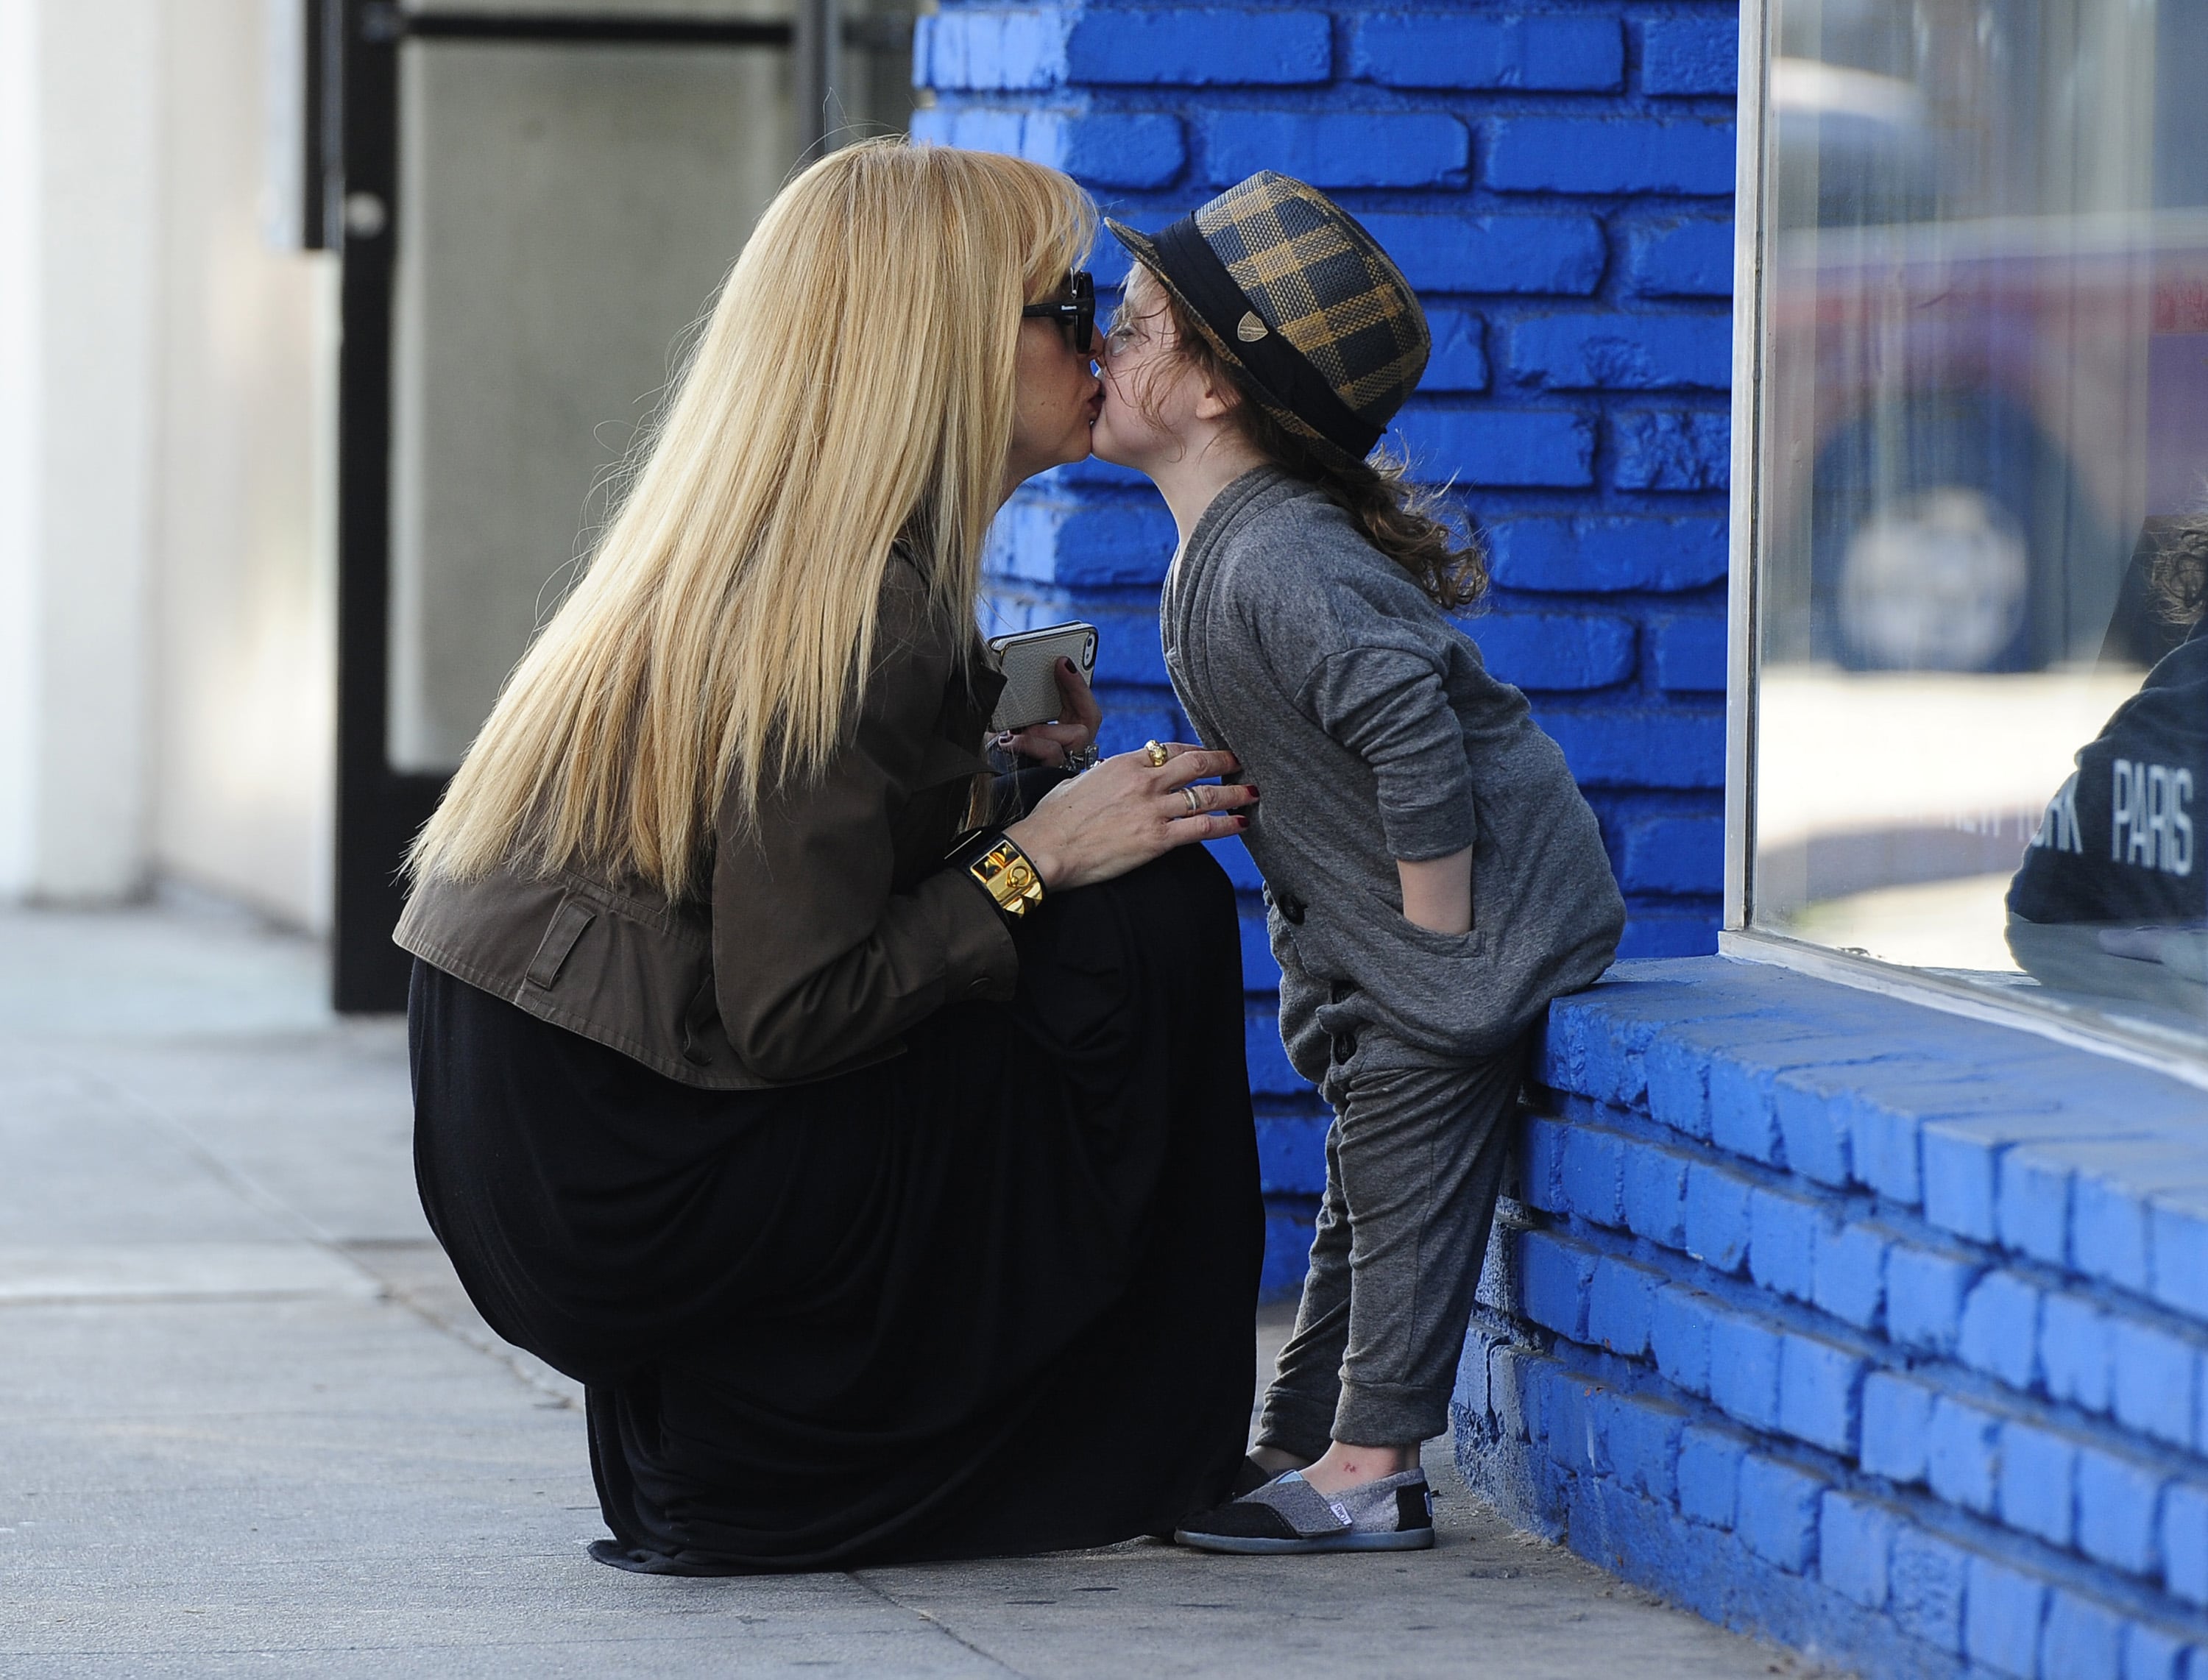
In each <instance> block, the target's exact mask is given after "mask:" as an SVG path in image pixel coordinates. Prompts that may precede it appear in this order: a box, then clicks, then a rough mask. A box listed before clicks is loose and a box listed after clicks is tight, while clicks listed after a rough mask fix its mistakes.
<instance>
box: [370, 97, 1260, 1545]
mask: <svg viewBox="0 0 2208 1680" xmlns="http://www.w3.org/2000/svg"><path fill="white" fill-rule="evenodd" d="M1091 231H1092V215H1091V212H1090V210H1089V206H1088V203H1087V201H1086V200H1085V199H1084V198H1083V196H1082V195H1081V194H1080V192H1079V190H1078V189H1077V188H1076V187H1075V186H1074V185H1073V184H1072V183H1071V182H1070V181H1069V180H1067V179H1066V178H1065V177H1063V176H1061V175H1059V174H1057V173H1055V172H1053V171H1049V170H1045V169H1041V168H1039V167H1037V166H1035V165H1029V164H1025V163H1021V162H1019V161H1017V160H1015V159H1007V158H1001V157H993V156H988V155H984V154H980V153H963V152H957V151H954V150H951V149H948V148H931V147H911V146H908V145H906V144H904V143H903V142H901V141H893V142H877V143H872V144H868V145H865V146H860V147H852V148H850V149H849V150H847V151H843V152H839V153H835V154H833V155H831V157H829V158H827V159H824V160H822V161H821V162H819V163H818V164H815V165H813V167H811V168H810V169H808V170H807V171H805V173H803V174H802V175H801V176H800V177H798V178H797V179H796V180H795V181H794V182H793V183H791V184H790V185H789V187H788V188H787V189H785V190H784V191H783V193H782V195H780V196H779V197H778V198H777V200H776V201H775V202H774V204H773V205H772V206H771V207H770V208H769V209H768V211H767V212H766V213H765V216H764V217H762V218H761V219H760V222H759V227H758V229H757V231H755V232H754V233H753V236H752V238H751V240H750V242H749V243H748V244H747V247H746V248H745V250H744V252H743V255H742V256H741V260H740V261H738V262H737V263H736V265H735V269H734V271H733V272H732V273H731V274H730V276H729V280H728V283H727V285H726V286H725V287H724V289H723V292H722V295H721V297H720V299H719V301H718V303H717V305H716V307H715V309H714V311H713V314H712V316H711V321H710V322H709V324H708V326H707V327H706V329H705V333H704V334H703V336H702V338H701V339H700V341H699V345H698V347H697V349H696V351H694V353H693V357H692V361H691V363H690V365H689V367H688V369H687V372H686V373H685V375H684V376H683V378H682V380H681V384H680V386H679V388H678V389H677V391H676V393H675V397H674V399H673V400H672V402H671V405H670V406H669V410H668V412H667V414H666V417H665V418H664V421H663V423H662V425H661V428H660V429H659V432H658V435H657V440H656V441H655V442H654V443H653V445H652V447H651V452H650V454H649V456H648V458H647V459H645V461H644V462H643V464H642V465H641V467H640V469H639V472H638V474H637V477H636V478H635V481H634V483H633V486H632V487H631V489H630V490H629V492H628V495H627V500H626V501H625V503H624V505H623V506H622V507H621V511H620V513H619V515H618V517H617V518H616V519H615V520H614V522H613V524H612V525H611V526H610V527H609V530H608V531H607V533H606V535H605V537H604V539H603V543H602V544H601V545H600V548H599V549H598V551H597V555H596V556H595V557H594V559H593V561H592V562H591V567H590V568H589V570H588V572H587V573H585V576H584V578H583V579H582V581H581V582H580V583H579V585H578V586H577V587H576V589H575V591H574V592H573V595H572V596H571V597H570V598H569V599H568V600H567V603H565V604H564V605H563V606H562V607H561V610H560V611H559V613H558V614H557V615H555V618H554V619H553V621H551V623H550V624H549V626H547V627H546V628H545V630H544V632H543V634H542V636H541V637H540V638H539V639H538V640H537V643H536V645H534V646H533V647H532V648H531V650H530V651H529V653H528V655H527V656H526V657H525V658H524V659H523V660H522V662H521V663H520V664H519V667H518V668H517V669H515V671H514V673H513V676H512V678H511V679H510V680H509V681H508V683H507V687H506V690H505V692H504V693H502V694H501V697H500V699H499V702H498V705H497V706H496V708H495V711H493V712H492V714H491V717H490V718H489V721H488V722H487V723H485V725H484V726H483V732H482V734H481V735H480V736H479V737H478V738H477V741H476V742H475V744H474V746H473V747H472V748H471V751H470V753H469V754H468V757H467V759H466V762H465V764H464V765H462V766H461V769H460V771H459V774H458V776H457V777H455V778H454V780H453V786H452V789H451V791H450V792H449V793H448V794H447V796H446V799H445V802H444V804H443V806H442V807H441V808H440V809H439V811H438V813H437V814H436V816H435V818H434V819H432V820H431V821H430V823H429V826H428V827H427V828H426V829H425V830H424V831H423V834H422V837H421V838H420V840H419V842H418V843H417V846H416V848H415V851H414V855H413V860H412V863H413V871H414V879H415V882H416V885H415V890H414V892H413V895H412V897H411V900H410V902H409V904H408V907H407V911H406V915H405V919H404V921H402V922H401V924H400V927H399V943H400V944H401V945H404V946H405V948H406V949H407V950H408V951H411V952H412V953H413V954H414V956H415V957H416V958H417V963H416V967H415V971H414V974H415V978H414V987H413V993H412V998H411V1005H410V1011H409V1018H410V1026H411V1042H412V1048H413V1066H414V1084H415V1106H416V1158H417V1167H418V1173H419V1179H420V1183H421V1187H422V1196H423V1205H424V1206H425V1208H426V1209H428V1212H429V1219H430V1222H431V1224H432V1225H433V1226H434V1227H435V1230H436V1232H437V1235H438V1237H439V1239H441V1241H442V1242H443V1243H444V1245H445V1247H446V1250H447V1252H448V1253H449V1254H450V1255H451V1256H452V1258H453V1263H454V1265H455V1267H456V1268H457V1269H458V1270H459V1275H460V1277H461V1280H462V1281H464V1282H465V1284H466V1286H467V1287H468V1290H469V1293H470V1294H471V1296H472V1298H473V1299H474V1300H475V1302H476V1304H477V1306H478V1307H479V1308H481V1310H482V1311H483V1316H484V1317H486V1318H487V1319H488V1320H489V1322H490V1323H491V1324H492V1325H493V1326H494V1327H495V1328H496V1329H498V1331H499V1332H500V1333H501V1335H505V1336H507V1338H508V1339H510V1340H511V1341H514V1342H516V1343H518V1344H519V1345H520V1346H522V1347H527V1348H529V1349H531V1350H532V1351H533V1352H535V1353H537V1354H539V1355H540V1356H542V1357H543V1358H544V1359H546V1360H548V1361H549V1362H550V1363H551V1364H552V1365H555V1366H557V1367H558V1368H560V1369H561V1370H562V1371H567V1372H568V1373H570V1374H571V1375H573V1377H576V1378H578V1379H579V1381H581V1382H582V1383H585V1385H586V1387H587V1389H588V1393H589V1407H588V1409H589V1425H590V1436H591V1464H592V1467H593V1469H594V1471H595V1473H596V1475H597V1485H598V1492H599V1498H600V1503H601V1505H602V1507H603V1512H604V1515H605V1521H606V1524H607V1526H608V1527H609V1528H610V1529H611V1530H612V1532H613V1538H612V1539H610V1540H604V1541H601V1542H599V1543H598V1544H597V1545H596V1546H594V1547H593V1548H592V1551H593V1554H594V1555H595V1556H597V1557H599V1558H600V1559H601V1560H602V1561H604V1562H607V1563H614V1564H616V1565H619V1566H620V1567H622V1568H626V1569H639V1570H646V1571H652V1572H665V1573H678V1574H722V1573H735V1572H741V1571H746V1570H754V1569H803V1568H811V1567H819V1566H825V1565H836V1566H846V1565H850V1564H853V1563H860V1562H872V1561H881V1560H884V1559H891V1558H917V1557H957V1556H971V1555H977V1554H983V1553H990V1552H1009V1551H1036V1550H1045V1549H1049V1548H1054V1547H1063V1546H1073V1545H1094V1544H1098V1543H1102V1542H1107V1541H1112V1540H1116V1539H1124V1538H1125V1537H1127V1536H1130V1535H1132V1534H1136V1533H1143V1532H1146V1531H1147V1532H1156V1531H1161V1530H1170V1529H1171V1528H1172V1527H1173V1524H1174V1522H1175V1521H1177V1520H1178V1519H1179V1518H1180V1517H1181V1516H1182V1515H1185V1513H1186V1512H1187V1511H1189V1510H1190V1509H1194V1508H1196V1507H1197V1506H1200V1505H1203V1504H1204V1503H1209V1501H1211V1500H1213V1499H1215V1498H1218V1497H1221V1495H1222V1494H1223V1492H1224V1491H1226V1489H1227V1486H1228V1485H1229V1484H1230V1483H1231V1482H1232V1480H1233V1478H1234V1477H1235V1475H1236V1473H1237V1470H1238V1467H1239V1464H1240V1456H1241V1450H1242V1444H1243V1438H1244V1434H1245V1428H1246V1425H1247V1422H1248V1418H1249V1407H1250V1399H1251V1364H1252V1361H1251V1302H1252V1299H1253V1298H1254V1295H1255V1292H1256V1285H1257V1264H1258V1258H1259V1250H1260V1247H1261V1243H1262V1214H1261V1211H1260V1208H1259V1203H1258V1199H1257V1165H1256V1159H1255V1149H1254V1145H1253V1143H1252V1138H1251V1124H1250V1110H1249V1100H1248V1096H1247V1093H1246V1085H1245V1072H1244V1066H1243V1056H1242V1004H1241V987H1240V967H1239V949H1238V945H1237V940H1236V934H1235V928H1234V909H1233V896H1232V893H1231V891H1230V890H1229V888H1228V886H1227V882H1226V880H1225V878H1224V876H1223V874H1222V873H1221V871H1220V870H1219V868H1218V867H1217V866H1216V865H1215V864H1214V863H1213V862H1212V861H1210V860H1209V857H1208V856H1207V855H1205V854H1204V853H1203V849H1201V848H1200V847H1197V846H1195V845H1193V844H1191V843H1192V842H1195V841H1199V840H1204V839H1211V838H1216V837H1224V836H1227V835H1229V834H1232V833H1234V832H1236V831H1238V830H1239V826H1240V824H1241V821H1242V820H1243V819H1242V817H1241V814H1240V813H1241V809H1242V807H1245V806H1246V805H1247V804H1248V803H1250V802H1251V801H1253V800H1254V799H1255V798H1256V790H1255V789H1243V788H1227V787H1222V786H1219V785H1215V784H1209V783H1207V778H1209V777H1216V776H1219V775H1221V774H1224V773H1226V772H1227V771H1231V770H1232V769H1233V759H1231V758H1230V757H1229V756H1228V755H1227V754H1225V753H1209V752H1203V751H1201V750H1198V749H1195V748H1185V747H1155V744H1154V745H1153V747H1151V748H1148V749H1145V750H1144V751H1143V752H1140V753H1129V754H1126V755H1124V756H1121V757H1117V758H1113V759H1106V760H1105V761H1104V762H1103V763H1102V764H1101V765H1098V766H1097V767H1096V768H1095V769H1093V770H1090V771H1088V772H1087V773H1085V774H1082V775H1073V774H1071V771H1068V770H1065V769H1064V768H1059V769H1057V770H1055V771H1051V770H1046V769H1042V768H1037V769H1031V770H1029V771H1025V772H1023V775H1022V776H1020V777H1005V778H1000V780H999V781H998V782H996V783H991V782H989V781H988V780H987V779H986V778H985V777H984V774H983V773H984V772H985V771H986V765H985V761H984V759H983V758H982V757H981V747H982V746H983V740H984V727H985V725H984V720H985V719H986V718H987V716H988V715H989V712H990V710H991V707H992V705H993V701H994V698H995V694H996V692H997V686H998V679H996V678H994V677H993V675H992V674H991V673H990V672H988V671H987V669H985V667H984V665H983V664H982V663H981V660H980V659H979V657H977V652H978V650H977V645H976V637H975V628H974V623H975V599H976V595H977V592H978V590H979V579H980V566H981V543H982V537H983V535H984V533H985V531H986V530H987V526H988V524H989V521H990V519H991V517H992V516H993V514H994V513H995V512H996V510H997V508H998V507H999V505H1000V504H1001V503H1002V501H1004V499H1005V496H1006V495H1009V494H1010V493H1011V489H1013V487H1014V486H1016V485H1017V484H1018V483H1020V482H1021V481H1022V480H1023V479H1024V478H1026V477H1029V476H1030V475H1032V474H1034V473H1036V472H1039V471H1043V470H1044V469H1046V468H1048V467H1051V466H1053V465H1059V464H1061V463H1064V462H1068V461H1073V460H1077V459H1081V458H1082V457H1083V456H1085V455H1086V454H1088V453H1089V426H1090V424H1091V423H1092V422H1093V421H1094V419H1095V414H1096V411H1097V407H1098V403H1099V393H1100V387H1099V386H1098V382H1097V381H1096V378H1095V375H1094V373H1093V372H1092V369H1091V351H1092V345H1091V342H1090V339H1091V319H1092V316H1093V301H1092V299H1091V297H1090V294H1089V292H1088V291H1087V289H1086V286H1085V284H1084V283H1085V281H1086V276H1084V275H1080V274H1078V273H1077V264H1078V262H1079V261H1080V260H1081V257H1082V255H1083V252H1084V251H1085V250H1086V249H1087V247H1088V243H1089V237H1090V234H1091ZM1060 680H1061V685H1062V686H1063V687H1065V689H1066V691H1067V696H1068V699H1067V707H1066V713H1067V717H1066V720H1065V721H1064V722H1062V723H1059V724H1058V725H1056V726H1053V727H1050V728H1047V729H1036V730H1032V731H1029V732H1027V733H1026V734H1025V735H1023V736H1022V737H1020V738H1018V739H1017V741H1015V742H1014V743H1013V745H1014V746H1015V747H1017V749H1018V750H1019V751H1020V752H1021V753H1023V754H1024V755H1025V756H1026V757H1028V758H1029V759H1035V760H1038V761H1040V764H1041V765H1044V766H1047V765H1059V766H1063V765H1065V761H1066V759H1068V758H1069V757H1070V756H1071V757H1077V758H1078V757H1085V756H1087V754H1086V753H1085V751H1084V749H1087V748H1089V747H1090V744H1091V742H1092V741H1093V738H1094V735H1095V728H1096V723H1097V716H1098V714H1097V710H1096V707H1095V702H1094V700H1093V699H1092V698H1091V697H1090V696H1089V693H1088V691H1087V689H1086V687H1085V686H1084V685H1083V684H1082V683H1081V681H1080V680H1079V678H1078V677H1077V675H1073V674H1072V671H1071V667H1070V666H1068V667H1066V668H1065V669H1064V670H1063V671H1062V672H1061V679H1060ZM1037 777H1042V778H1043V779H1046V780H1048V781H1051V782H1053V783H1054V784H1055V785H1053V787H1052V788H1051V789H1050V790H1049V792H1048V793H1047V795H1046V796H1043V797H1041V799H1040V801H1037V802H1034V803H1033V804H1032V806H1030V803H1029V801H1030V799H1031V798H1032V795H1033V788H1032V784H1033V783H1034V782H1035V780H1036V779H1037ZM1005 789H1012V790H1013V791H1005ZM975 814H979V815H980V816H981V818H982V819H983V821H982V822H981V825H980V828H979V831H978V832H975V833H972V834H970V835H968V836H967V837H965V838H964V839H963V843H962V831H963V830H966V829H967V828H969V817H970V816H972V815H975Z"/></svg>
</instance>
